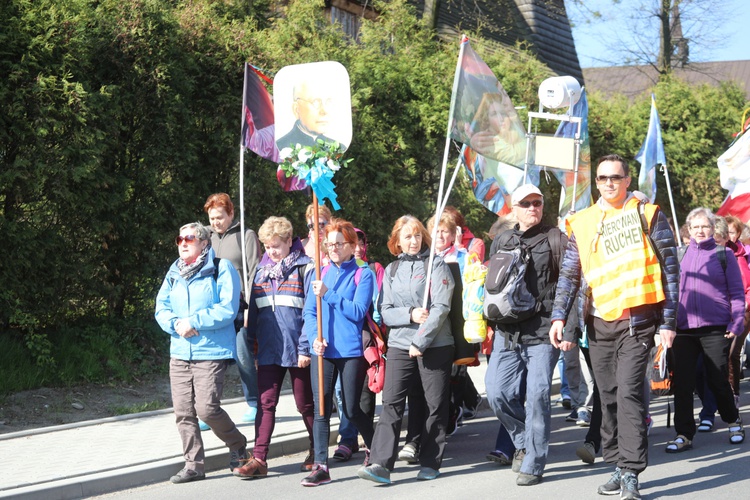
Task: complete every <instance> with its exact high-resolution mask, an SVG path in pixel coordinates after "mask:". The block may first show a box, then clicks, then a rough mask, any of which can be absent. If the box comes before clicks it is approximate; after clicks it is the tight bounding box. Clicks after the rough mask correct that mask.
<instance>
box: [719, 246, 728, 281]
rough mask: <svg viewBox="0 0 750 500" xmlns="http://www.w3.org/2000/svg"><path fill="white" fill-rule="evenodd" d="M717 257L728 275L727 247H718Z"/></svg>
mask: <svg viewBox="0 0 750 500" xmlns="http://www.w3.org/2000/svg"><path fill="white" fill-rule="evenodd" d="M716 257H717V258H718V259H719V263H720V264H721V268H722V269H723V270H724V274H725V275H726V274H727V247H725V246H724V245H716Z"/></svg>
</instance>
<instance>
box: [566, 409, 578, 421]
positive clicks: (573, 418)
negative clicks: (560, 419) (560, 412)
mask: <svg viewBox="0 0 750 500" xmlns="http://www.w3.org/2000/svg"><path fill="white" fill-rule="evenodd" d="M565 421H566V422H578V410H573V411H571V412H570V413H568V416H567V417H565Z"/></svg>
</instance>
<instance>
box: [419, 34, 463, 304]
mask: <svg viewBox="0 0 750 500" xmlns="http://www.w3.org/2000/svg"><path fill="white" fill-rule="evenodd" d="M464 39H466V41H467V42H468V40H469V38H468V37H467V36H466V35H462V36H461V47H460V49H459V51H458V61H456V72H455V74H454V75H453V89H452V90H451V104H450V111H449V112H448V126H447V127H446V133H445V148H444V150H443V164H442V165H441V167H440V186H439V187H438V198H437V203H435V224H434V225H433V228H432V234H431V239H432V241H431V242H430V258H429V260H428V261H427V276H425V290H424V299H423V300H422V308H423V309H427V301H428V300H429V298H430V279H431V278H432V263H433V262H434V260H435V234H437V227H438V224H437V223H438V221H439V220H440V215H441V214H442V204H443V186H445V171H446V170H447V167H448V153H449V152H450V144H451V137H450V136H451V122H453V113H454V110H455V108H456V103H455V102H454V100H453V96H454V95H455V93H456V88H458V78H459V75H460V74H461V62H462V61H463V57H464V43H463V41H464Z"/></svg>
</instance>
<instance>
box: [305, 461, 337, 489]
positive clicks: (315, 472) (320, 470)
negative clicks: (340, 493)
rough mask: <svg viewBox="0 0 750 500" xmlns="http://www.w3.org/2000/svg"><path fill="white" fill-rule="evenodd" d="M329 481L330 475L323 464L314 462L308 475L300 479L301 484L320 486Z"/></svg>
mask: <svg viewBox="0 0 750 500" xmlns="http://www.w3.org/2000/svg"><path fill="white" fill-rule="evenodd" d="M330 482H331V475H330V474H329V473H328V467H326V466H325V465H320V464H314V465H313V466H312V472H311V473H310V475H309V476H307V477H306V478H305V479H303V480H302V482H301V483H300V484H302V486H320V485H321V484H328V483H330Z"/></svg>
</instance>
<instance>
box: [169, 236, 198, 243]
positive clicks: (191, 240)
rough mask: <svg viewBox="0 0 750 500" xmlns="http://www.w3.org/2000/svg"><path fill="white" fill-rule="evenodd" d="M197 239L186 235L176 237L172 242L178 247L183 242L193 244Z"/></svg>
mask: <svg viewBox="0 0 750 500" xmlns="http://www.w3.org/2000/svg"><path fill="white" fill-rule="evenodd" d="M197 239H198V237H197V236H196V235H194V234H188V235H185V236H178V237H176V238H175V239H174V242H175V243H177V244H178V245H181V244H182V242H183V241H187V242H188V243H194V242H195V241H196V240H197Z"/></svg>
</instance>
